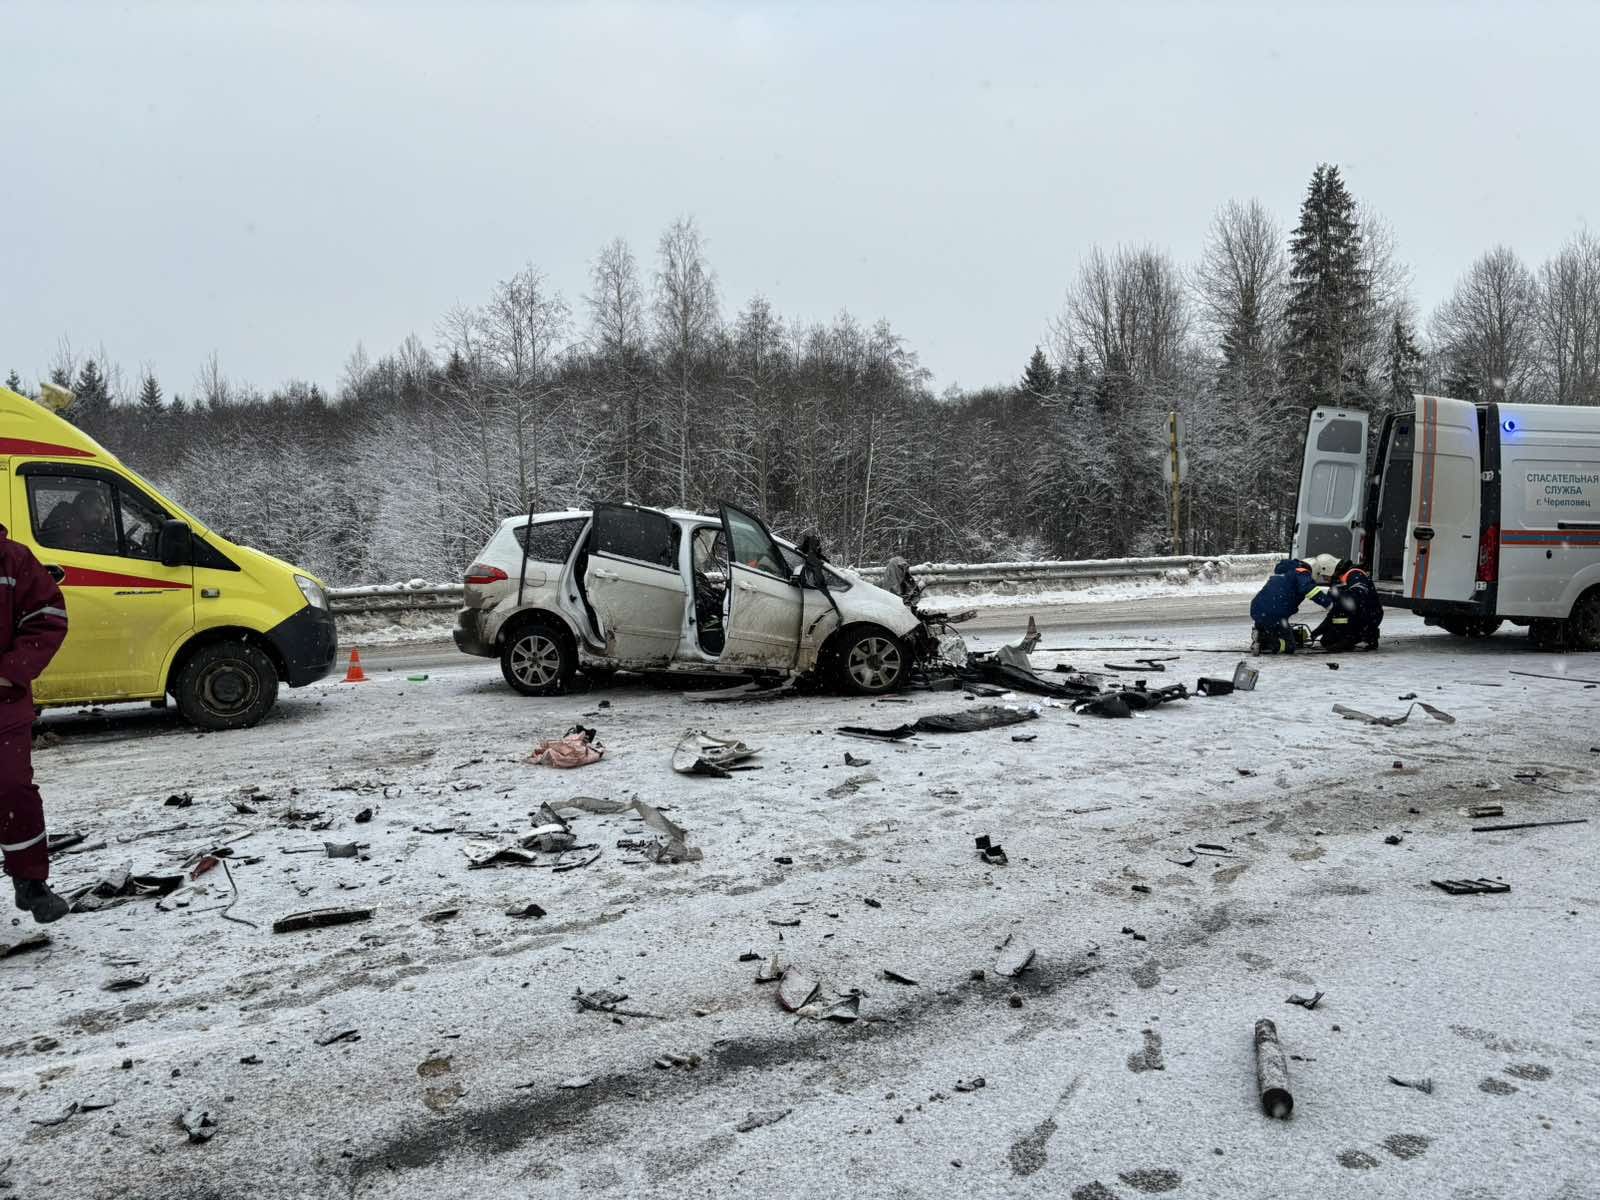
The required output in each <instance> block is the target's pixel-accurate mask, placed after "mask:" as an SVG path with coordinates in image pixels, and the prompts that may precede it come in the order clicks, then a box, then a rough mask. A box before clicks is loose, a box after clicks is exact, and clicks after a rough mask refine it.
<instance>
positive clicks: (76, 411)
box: [66, 358, 111, 433]
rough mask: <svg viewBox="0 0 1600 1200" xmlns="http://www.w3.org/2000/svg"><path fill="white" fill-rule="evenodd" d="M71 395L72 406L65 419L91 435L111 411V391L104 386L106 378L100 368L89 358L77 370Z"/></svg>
mask: <svg viewBox="0 0 1600 1200" xmlns="http://www.w3.org/2000/svg"><path fill="white" fill-rule="evenodd" d="M72 393H73V401H72V406H71V407H70V408H68V409H67V412H66V417H67V419H68V420H69V421H71V422H72V423H73V424H74V425H77V426H79V427H81V428H84V429H88V430H89V431H90V432H91V433H92V432H95V431H96V430H98V429H99V427H100V425H101V423H102V422H103V421H104V419H105V416H106V414H107V413H109V412H110V411H111V391H110V389H109V388H108V387H107V386H106V377H105V376H104V375H102V374H101V373H100V367H99V365H98V364H97V363H96V362H95V361H94V359H92V358H91V359H90V360H89V361H88V362H86V363H84V364H83V367H82V369H81V370H79V372H78V381H77V384H76V386H75V387H73V389H72Z"/></svg>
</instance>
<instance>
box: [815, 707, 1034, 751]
mask: <svg viewBox="0 0 1600 1200" xmlns="http://www.w3.org/2000/svg"><path fill="white" fill-rule="evenodd" d="M1038 716H1039V714H1038V713H1036V712H1033V711H1031V710H1028V709H1021V708H1005V707H1002V706H1000V705H996V704H983V705H979V706H978V707H977V708H969V709H965V710H963V711H961V712H953V713H934V714H933V715H932V716H927V717H918V718H917V719H916V720H915V721H914V722H912V723H911V724H910V725H900V726H897V727H895V728H894V729H869V728H865V727H863V726H860V725H841V726H839V732H840V733H848V734H850V735H851V736H853V737H867V738H878V739H880V740H884V741H891V742H898V741H901V740H903V739H905V738H908V737H910V736H911V735H912V734H914V733H977V732H979V731H980V730H984V729H1000V728H1003V727H1004V726H1007V725H1020V724H1022V723H1023V722H1024V721H1033V720H1036V719H1037V718H1038Z"/></svg>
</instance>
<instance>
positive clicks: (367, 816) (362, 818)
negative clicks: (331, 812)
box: [355, 808, 372, 825]
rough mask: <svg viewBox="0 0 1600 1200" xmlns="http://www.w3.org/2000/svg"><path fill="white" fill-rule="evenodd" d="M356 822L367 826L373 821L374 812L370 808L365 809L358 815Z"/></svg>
mask: <svg viewBox="0 0 1600 1200" xmlns="http://www.w3.org/2000/svg"><path fill="white" fill-rule="evenodd" d="M355 820H356V824H357V825H365V824H366V823H367V822H368V821H370V820H372V810H371V809H370V808H363V809H362V810H361V811H360V812H358V813H357V814H356V817H355Z"/></svg>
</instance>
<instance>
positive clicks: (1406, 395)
mask: <svg viewBox="0 0 1600 1200" xmlns="http://www.w3.org/2000/svg"><path fill="white" fill-rule="evenodd" d="M1385 357H1386V360H1387V361H1386V362H1385V364H1384V372H1383V381H1384V386H1385V392H1386V393H1387V394H1386V397H1385V399H1386V400H1387V401H1388V405H1389V408H1390V411H1392V412H1400V411H1402V410H1403V409H1406V408H1408V407H1410V405H1411V402H1412V394H1413V393H1414V392H1415V390H1416V386H1417V382H1418V380H1419V378H1420V377H1421V374H1422V351H1421V350H1420V349H1419V348H1418V347H1417V340H1416V338H1414V337H1413V336H1412V335H1411V330H1410V329H1408V328H1406V323H1405V319H1404V318H1403V317H1400V316H1396V317H1395V319H1394V323H1393V324H1392V325H1391V326H1390V327H1389V345H1388V349H1387V354H1386V356H1385Z"/></svg>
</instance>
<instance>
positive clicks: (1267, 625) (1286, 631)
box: [1250, 558, 1322, 654]
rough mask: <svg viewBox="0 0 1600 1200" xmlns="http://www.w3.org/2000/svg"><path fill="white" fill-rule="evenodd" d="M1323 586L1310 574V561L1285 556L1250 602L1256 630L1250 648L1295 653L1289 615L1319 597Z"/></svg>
mask: <svg viewBox="0 0 1600 1200" xmlns="http://www.w3.org/2000/svg"><path fill="white" fill-rule="evenodd" d="M1321 592H1322V587H1321V585H1320V584H1319V583H1317V581H1316V579H1315V578H1314V577H1313V576H1312V574H1311V564H1310V563H1308V562H1304V561H1302V560H1301V559H1298V558H1286V559H1284V560H1283V561H1282V562H1280V563H1279V564H1278V565H1277V566H1275V567H1273V568H1272V574H1271V575H1269V576H1268V577H1267V582H1266V583H1264V584H1262V585H1261V590H1260V591H1259V592H1257V593H1256V598H1255V599H1254V600H1252V601H1250V619H1251V620H1252V621H1253V622H1255V629H1254V631H1253V632H1252V633H1251V635H1250V649H1251V652H1252V653H1255V654H1293V653H1294V652H1295V651H1296V650H1297V649H1298V648H1299V645H1298V643H1297V641H1296V639H1295V631H1294V628H1293V626H1291V625H1290V624H1289V618H1290V617H1292V616H1294V614H1295V613H1297V612H1299V611H1300V605H1301V603H1302V602H1303V601H1305V600H1307V599H1312V600H1314V599H1316V598H1317V597H1318V596H1319V595H1320V594H1321Z"/></svg>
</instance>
